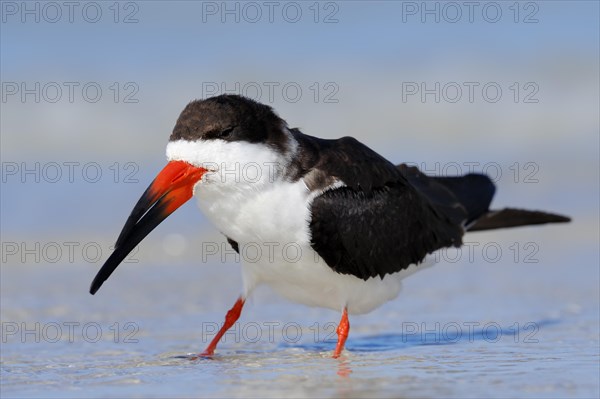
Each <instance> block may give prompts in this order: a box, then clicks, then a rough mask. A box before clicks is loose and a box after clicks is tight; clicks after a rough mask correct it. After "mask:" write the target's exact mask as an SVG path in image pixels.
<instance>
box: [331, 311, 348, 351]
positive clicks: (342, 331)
mask: <svg viewBox="0 0 600 399" xmlns="http://www.w3.org/2000/svg"><path fill="white" fill-rule="evenodd" d="M349 332H350V322H349V321H348V310H347V309H346V308H344V311H343V312H342V320H340V324H339V325H338V328H337V335H338V342H337V345H336V347H335V351H333V358H334V359H336V358H338V357H339V356H340V353H342V351H343V350H344V344H345V343H346V339H347V338H348V333H349Z"/></svg>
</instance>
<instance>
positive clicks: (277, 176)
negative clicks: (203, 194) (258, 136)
mask: <svg viewBox="0 0 600 399" xmlns="http://www.w3.org/2000/svg"><path fill="white" fill-rule="evenodd" d="M291 155H292V154H281V153H280V152H278V151H276V150H274V149H273V148H270V147H268V146H267V145H265V144H260V143H250V142H247V141H233V142H228V141H225V140H220V139H211V140H203V139H199V140H195V141H187V140H177V141H172V142H170V143H169V144H168V145H167V159H168V160H169V161H185V162H188V163H190V164H192V165H194V166H199V167H202V168H204V169H207V170H208V171H209V172H207V173H206V174H204V176H203V177H202V180H200V182H198V184H197V186H199V187H203V190H205V189H206V188H208V186H219V190H227V188H230V189H233V188H234V187H235V188H237V189H241V188H242V187H244V188H246V189H254V190H260V189H262V188H264V187H265V186H267V185H269V184H272V183H274V182H275V181H279V180H281V179H282V178H283V175H284V172H285V169H286V168H287V167H288V165H289V163H290V158H291ZM215 188H216V187H215ZM194 192H195V194H196V190H194Z"/></svg>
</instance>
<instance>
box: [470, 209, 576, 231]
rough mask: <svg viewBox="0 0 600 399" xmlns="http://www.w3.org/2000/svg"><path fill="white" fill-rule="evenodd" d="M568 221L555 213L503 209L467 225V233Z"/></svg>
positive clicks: (491, 211)
mask: <svg viewBox="0 0 600 399" xmlns="http://www.w3.org/2000/svg"><path fill="white" fill-rule="evenodd" d="M569 221H571V219H570V218H568V217H566V216H563V215H557V214H555V213H548V212H542V211H528V210H526V209H516V208H504V209H500V210H490V211H488V212H486V213H485V214H484V215H483V216H481V217H480V218H478V219H477V220H475V221H474V222H473V223H471V224H470V225H467V231H481V230H492V229H500V228H505V227H518V226H528V225H533V224H545V223H565V222H569Z"/></svg>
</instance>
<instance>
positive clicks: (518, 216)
mask: <svg viewBox="0 0 600 399" xmlns="http://www.w3.org/2000/svg"><path fill="white" fill-rule="evenodd" d="M397 167H398V169H399V170H400V172H402V174H403V175H404V176H405V177H406V178H407V179H408V180H409V181H410V182H411V183H412V184H413V186H414V187H416V188H417V189H418V190H419V192H420V193H421V194H422V195H424V196H425V197H426V198H427V199H428V200H429V201H430V202H431V204H432V205H433V206H434V207H435V208H436V209H438V210H439V211H440V212H441V213H443V214H445V215H446V216H447V217H449V218H450V219H451V220H454V221H455V222H456V223H464V226H465V230H467V231H480V230H492V229H499V228H505V227H517V226H528V225H534V224H544V223H564V222H569V221H570V220H571V219H570V218H568V217H566V216H562V215H557V214H554V213H548V212H542V211H529V210H524V209H516V208H504V209H500V210H490V209H489V206H490V203H491V202H492V198H493V197H494V193H495V192H496V187H495V185H494V183H493V182H492V180H491V179H490V178H489V177H488V176H486V175H483V174H477V173H471V174H467V175H465V176H452V177H438V176H427V175H425V174H424V173H422V172H421V171H419V169H418V168H416V167H414V166H409V165H406V164H400V165H398V166H397ZM457 206H459V208H460V209H457ZM465 211H466V215H465ZM465 216H466V221H465Z"/></svg>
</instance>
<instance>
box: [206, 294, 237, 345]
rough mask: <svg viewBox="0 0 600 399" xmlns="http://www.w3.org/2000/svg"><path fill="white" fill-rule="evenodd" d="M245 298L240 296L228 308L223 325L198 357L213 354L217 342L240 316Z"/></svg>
mask: <svg viewBox="0 0 600 399" xmlns="http://www.w3.org/2000/svg"><path fill="white" fill-rule="evenodd" d="M244 302H245V300H244V299H243V298H242V297H239V298H238V300H237V301H236V302H235V304H234V305H233V307H232V308H231V309H229V311H228V312H227V314H226V315H225V323H223V327H221V329H220V330H219V332H218V333H217V335H215V337H214V338H213V340H212V341H210V344H208V346H207V347H206V349H204V351H203V352H202V353H200V354H198V356H199V357H212V356H213V355H214V354H215V349H216V348H217V344H218V343H219V341H220V340H221V338H222V337H223V335H224V334H225V333H226V332H227V330H229V329H230V328H231V326H233V325H234V323H235V322H236V321H237V320H238V319H239V318H240V314H241V313H242V308H243V307H244Z"/></svg>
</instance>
